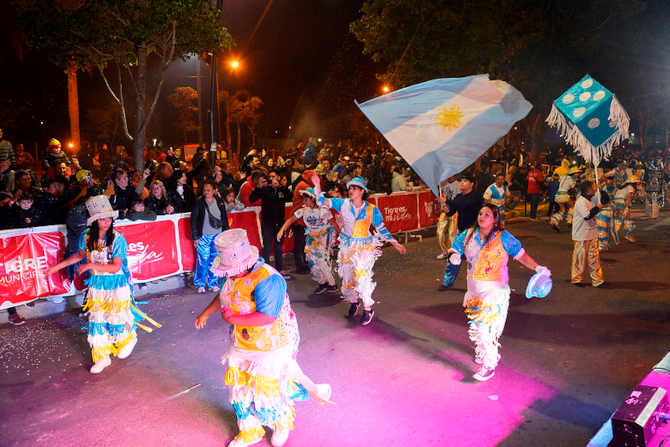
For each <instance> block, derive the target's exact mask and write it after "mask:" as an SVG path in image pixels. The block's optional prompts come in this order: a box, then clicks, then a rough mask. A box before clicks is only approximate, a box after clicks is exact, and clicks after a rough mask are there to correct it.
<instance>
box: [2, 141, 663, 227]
mask: <svg viewBox="0 0 670 447" xmlns="http://www.w3.org/2000/svg"><path fill="white" fill-rule="evenodd" d="M80 154H81V160H82V161H81V162H80V159H79V158H78V157H74V156H68V155H66V153H65V152H64V151H63V149H62V148H61V145H60V143H59V142H58V141H57V140H55V139H51V140H50V142H49V145H48V148H47V150H46V156H45V157H44V160H41V162H40V161H36V160H35V158H34V157H33V156H32V155H31V154H29V153H28V152H26V151H25V150H24V149H23V146H22V145H21V144H17V145H16V146H13V145H12V143H11V142H10V141H8V140H7V139H5V138H4V137H3V134H2V130H1V129H0V229H9V228H26V227H34V226H40V225H52V224H67V225H68V228H70V227H77V226H81V225H83V222H85V220H86V216H85V214H86V211H85V206H84V202H85V200H86V199H87V198H88V197H90V196H92V195H96V194H103V193H104V194H106V195H107V196H108V197H109V199H110V202H111V203H112V206H113V207H114V208H115V209H117V210H118V211H119V217H120V218H127V219H133V220H137V219H143V220H152V219H155V216H158V215H162V214H172V213H182V212H191V211H192V210H193V207H194V205H195V202H196V199H197V197H199V196H200V195H201V187H202V185H203V184H204V182H205V180H208V179H210V180H212V181H213V182H214V184H215V185H216V196H217V197H219V198H220V199H221V200H222V201H223V202H224V203H225V204H226V205H225V206H226V209H227V210H228V211H230V210H232V209H239V208H240V207H243V206H262V207H263V209H264V210H265V212H264V214H265V215H267V216H274V214H276V213H275V211H276V210H274V208H273V207H277V209H279V206H280V205H279V204H280V202H282V203H283V202H290V201H293V202H297V204H296V205H299V202H300V200H301V197H300V194H299V193H297V191H298V190H299V188H301V187H302V188H307V187H309V186H312V185H311V182H310V180H309V178H310V176H311V174H312V172H313V171H316V172H317V173H319V174H320V175H321V176H322V178H323V185H324V187H323V189H324V191H325V192H326V193H327V194H328V195H329V196H332V197H341V196H343V195H344V194H345V192H346V188H345V185H346V183H347V182H348V181H349V180H350V179H351V178H353V177H364V178H365V179H366V181H367V184H368V187H369V189H370V191H371V192H372V193H391V192H396V191H406V190H412V189H414V188H420V187H422V186H423V184H422V182H421V180H420V179H419V178H418V176H416V174H415V173H414V172H413V171H412V170H411V169H410V168H409V167H408V166H407V164H406V163H405V162H404V161H403V160H402V159H401V158H400V157H399V156H398V154H397V153H395V152H394V151H393V150H392V149H391V148H390V147H388V146H384V147H381V148H380V149H376V148H375V149H369V148H356V147H352V146H351V145H348V144H345V143H341V142H340V143H337V144H328V143H320V142H318V141H317V140H316V139H313V138H312V139H309V140H307V141H305V142H301V143H299V144H297V145H296V146H295V147H293V148H290V149H289V150H286V151H284V152H283V153H279V151H277V150H272V149H269V150H268V149H253V148H252V149H251V150H250V151H249V152H248V153H247V154H246V156H245V157H244V158H243V159H242V160H241V161H240V163H239V166H236V165H234V164H233V163H232V162H231V161H226V160H225V159H223V160H217V162H216V164H215V166H214V167H213V168H211V167H210V163H209V159H208V152H207V151H206V150H205V149H204V147H202V148H200V149H199V150H197V151H196V153H195V154H194V155H193V157H192V158H191V159H190V160H189V161H188V162H187V161H186V160H185V159H184V157H183V154H182V153H180V150H176V151H175V150H174V149H173V148H167V149H165V150H163V149H160V148H148V149H147V150H146V151H145V159H146V160H147V161H146V163H145V165H144V169H142V170H136V169H133V168H132V158H131V157H129V155H128V153H127V151H125V149H123V148H121V147H118V148H116V149H115V150H111V149H110V148H109V147H108V146H107V145H102V146H100V147H99V148H97V150H95V151H93V150H92V149H91V148H83V149H82V150H81V152H80ZM669 154H670V152H666V151H663V150H658V151H656V150H653V151H643V150H641V149H639V148H635V147H621V148H617V149H615V151H614V156H613V158H612V160H611V161H609V162H605V163H604V167H605V168H607V167H614V166H616V165H617V163H627V164H629V165H631V166H637V165H642V166H648V165H649V164H650V163H651V164H653V163H656V164H657V165H660V166H661V169H663V168H665V169H666V170H668V171H670V163H668V162H666V160H665V158H666V157H667V156H668V155H669ZM565 160H568V162H570V163H578V157H576V156H575V155H574V154H571V153H569V152H568V151H564V149H563V148H562V147H554V148H547V149H546V150H544V151H541V152H540V153H539V154H532V153H529V152H527V151H525V150H524V149H523V146H522V148H521V149H518V148H516V149H515V148H509V147H503V146H502V145H496V146H494V147H493V148H492V149H491V150H489V151H488V152H487V153H486V154H485V155H484V156H482V157H481V158H480V159H479V160H478V161H477V162H476V163H475V164H474V165H473V167H472V168H471V169H470V170H469V173H470V175H472V176H473V179H474V185H475V186H474V188H475V190H476V191H477V192H478V193H480V194H484V192H485V190H486V188H487V187H488V186H489V185H491V184H492V183H494V182H495V179H496V176H497V175H500V174H502V175H504V180H505V185H506V187H507V188H508V190H509V192H510V196H511V197H515V198H517V199H518V200H527V201H528V202H529V203H530V206H531V214H532V215H533V217H534V215H535V212H536V209H537V204H538V202H539V201H540V200H541V199H542V198H545V197H546V198H548V199H551V195H552V193H555V191H554V189H555V185H554V184H552V182H553V183H555V180H556V179H555V178H553V177H552V172H553V170H554V168H555V167H557V166H560V165H561V164H562V163H565ZM608 165H609V166H608ZM273 185H276V187H274V186H273ZM550 203H551V200H550ZM294 204H295V203H294ZM278 219H279V218H277V220H278ZM277 224H279V225H281V222H274V223H273V226H276V225H277ZM268 225H269V224H268ZM268 228H269V227H268ZM266 229H267V228H266ZM268 231H269V230H268Z"/></svg>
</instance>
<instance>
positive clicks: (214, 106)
mask: <svg viewBox="0 0 670 447" xmlns="http://www.w3.org/2000/svg"><path fill="white" fill-rule="evenodd" d="M222 7H223V0H216V8H217V9H218V10H221V8H222ZM211 71H212V76H211V80H210V81H211V83H210V86H209V92H210V93H209V166H210V168H212V172H214V165H215V164H216V151H217V149H218V148H217V142H218V140H219V138H218V134H217V132H216V130H217V129H216V114H217V112H218V111H219V105H218V101H217V100H218V98H217V93H218V89H217V88H216V85H217V84H216V52H213V53H212V67H211Z"/></svg>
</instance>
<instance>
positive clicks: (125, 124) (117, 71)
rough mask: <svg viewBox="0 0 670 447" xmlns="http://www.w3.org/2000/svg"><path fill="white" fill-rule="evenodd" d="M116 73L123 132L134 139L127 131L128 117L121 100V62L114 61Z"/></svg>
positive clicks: (130, 138) (131, 139)
mask: <svg viewBox="0 0 670 447" xmlns="http://www.w3.org/2000/svg"><path fill="white" fill-rule="evenodd" d="M116 73H117V75H118V77H119V98H120V101H119V105H120V106H121V123H122V124H123V133H125V134H126V138H128V139H129V140H130V141H134V140H135V138H133V136H132V135H130V132H128V119H127V118H126V104H125V102H124V100H123V78H122V77H121V64H120V63H118V61H117V63H116Z"/></svg>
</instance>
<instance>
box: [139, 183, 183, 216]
mask: <svg viewBox="0 0 670 447" xmlns="http://www.w3.org/2000/svg"><path fill="white" fill-rule="evenodd" d="M144 207H145V208H146V209H149V210H151V211H153V212H154V213H156V214H157V215H159V216H160V215H162V214H172V213H174V212H175V209H174V206H172V204H171V203H170V201H169V199H168V195H167V190H166V189H165V184H164V183H163V182H162V181H160V180H154V181H153V182H151V185H150V186H149V197H147V198H146V199H145V200H144Z"/></svg>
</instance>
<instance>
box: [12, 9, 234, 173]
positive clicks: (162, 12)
mask: <svg viewBox="0 0 670 447" xmlns="http://www.w3.org/2000/svg"><path fill="white" fill-rule="evenodd" d="M68 3H70V4H71V5H68V6H70V7H68V8H65V7H63V6H62V5H61V4H60V3H58V2H53V1H49V2H42V1H38V0H18V6H19V10H20V16H21V19H22V22H23V23H24V27H25V28H26V31H27V34H28V35H29V36H31V42H32V43H33V45H34V46H36V47H39V48H43V49H46V50H51V49H53V50H57V51H59V52H60V51H64V52H66V51H69V52H70V53H69V54H70V57H71V58H72V59H73V60H76V61H78V63H80V65H93V66H95V67H96V68H97V70H98V72H99V73H100V75H101V76H102V78H103V80H104V82H105V85H106V87H107V89H108V91H109V93H110V94H111V95H112V97H113V98H114V100H115V101H116V102H117V103H118V105H119V109H120V112H121V123H122V129H123V133H124V135H125V136H126V138H127V139H128V140H129V141H132V146H133V154H134V160H135V167H136V168H138V169H139V168H141V167H142V165H143V164H144V146H145V143H146V129H147V125H148V124H149V122H150V120H151V117H152V115H153V112H154V109H155V107H156V103H157V101H158V97H159V96H160V93H161V89H162V86H163V80H164V79H163V76H164V72H165V70H166V69H167V67H168V66H169V64H170V63H171V62H172V61H173V60H175V59H178V58H184V57H186V56H187V55H189V54H191V53H195V54H202V53H207V52H213V51H218V50H223V49H226V48H229V47H230V46H231V45H232V38H231V36H230V34H229V33H228V31H227V30H226V29H225V28H224V27H223V26H221V12H220V11H219V10H218V9H216V8H211V7H210V2H209V1H208V0H180V1H172V0H70V1H69V2H68ZM150 66H151V67H152V68H155V69H156V71H157V73H153V76H152V73H150ZM110 75H111V76H114V78H115V82H112V81H111V80H110ZM113 84H115V85H113ZM126 84H127V85H129V86H130V90H131V92H132V93H133V95H132V97H133V99H134V107H135V110H134V124H135V126H134V129H133V132H132V133H131V131H130V128H129V126H128V115H129V114H128V110H127V102H126V98H125V94H124V90H126V91H127V90H128V88H124V85H126ZM149 84H152V87H153V91H151V90H152V89H150V88H149V87H150V85H149Z"/></svg>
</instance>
